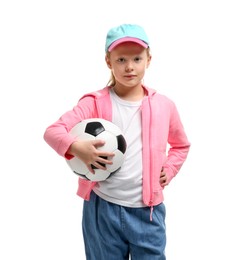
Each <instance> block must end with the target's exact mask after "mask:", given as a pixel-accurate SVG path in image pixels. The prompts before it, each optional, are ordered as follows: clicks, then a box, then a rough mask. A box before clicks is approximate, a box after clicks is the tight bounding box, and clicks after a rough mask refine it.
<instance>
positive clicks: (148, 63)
mask: <svg viewBox="0 0 245 260" xmlns="http://www.w3.org/2000/svg"><path fill="white" fill-rule="evenodd" d="M150 63H151V55H149V56H148V60H147V65H146V68H148V67H149V66H150Z"/></svg>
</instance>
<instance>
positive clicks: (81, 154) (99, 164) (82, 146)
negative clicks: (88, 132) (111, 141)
mask: <svg viewBox="0 0 245 260" xmlns="http://www.w3.org/2000/svg"><path fill="white" fill-rule="evenodd" d="M104 143H105V142H104V141H103V140H87V141H82V140H79V141H75V142H74V143H72V144H71V146H70V148H69V149H68V151H67V153H68V154H71V155H73V156H76V157H77V158H79V159H80V160H81V161H83V162H84V163H85V165H86V166H87V168H88V169H89V171H90V172H91V173H95V172H94V169H93V168H92V165H93V166H94V167H96V168H98V169H101V170H106V166H103V165H106V164H112V161H110V160H107V157H113V156H114V153H110V152H105V151H100V150H98V149H97V148H98V147H101V146H103V145H104Z"/></svg>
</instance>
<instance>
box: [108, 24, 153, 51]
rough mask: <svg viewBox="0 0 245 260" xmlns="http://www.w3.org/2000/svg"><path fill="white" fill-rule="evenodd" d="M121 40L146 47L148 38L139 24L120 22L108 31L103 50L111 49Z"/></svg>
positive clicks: (121, 41)
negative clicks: (120, 23)
mask: <svg viewBox="0 0 245 260" xmlns="http://www.w3.org/2000/svg"><path fill="white" fill-rule="evenodd" d="M123 42H135V43H138V44H140V45H141V46H143V47H144V48H148V46H149V39H148V37H147V35H146V33H145V30H144V29H143V28H142V27H141V26H139V25H136V24H122V25H120V26H118V27H114V28H112V29H110V30H109V31H108V33H107V36H106V44H105V51H106V52H107V51H111V50H112V49H113V48H115V47H116V46H117V45H118V44H120V43H123Z"/></svg>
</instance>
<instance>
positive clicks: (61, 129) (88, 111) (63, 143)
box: [43, 96, 96, 159]
mask: <svg viewBox="0 0 245 260" xmlns="http://www.w3.org/2000/svg"><path fill="white" fill-rule="evenodd" d="M95 111H96V110H95V102H94V98H93V97H92V96H86V97H85V98H82V99H80V100H79V102H78V104H77V105H76V106H75V107H74V108H73V109H72V110H70V111H68V112H66V113H64V114H63V115H62V116H61V117H60V118H59V119H58V120H57V121H56V122H54V123H53V124H51V125H50V126H48V127H47V129H46V130H45V132H44V136H43V137H44V140H45V141H46V142H47V143H48V145H50V146H51V147H52V148H53V149H54V150H55V151H56V152H57V153H58V154H59V155H61V156H63V157H66V158H67V159H70V158H71V156H69V155H67V154H66V152H67V150H68V149H69V147H70V145H71V144H72V143H73V142H74V141H75V139H74V138H73V137H72V136H71V135H70V134H69V131H70V130H71V128H72V127H73V126H75V125H76V124H77V123H79V122H80V121H81V120H83V119H85V118H89V117H95Z"/></svg>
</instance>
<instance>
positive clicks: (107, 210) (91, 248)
mask: <svg viewBox="0 0 245 260" xmlns="http://www.w3.org/2000/svg"><path fill="white" fill-rule="evenodd" d="M82 228H83V238H84V245H85V252H86V259H87V260H126V259H129V255H130V257H131V259H132V260H165V259H166V257H165V246H166V230H165V206H164V204H163V203H161V204H159V205H157V206H154V210H153V215H152V221H150V208H149V207H143V208H129V207H123V206H120V205H117V204H113V203H110V202H107V201H105V200H103V199H101V198H100V197H99V196H97V195H96V194H95V193H94V192H92V193H91V198H90V201H84V205H83V221H82Z"/></svg>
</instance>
